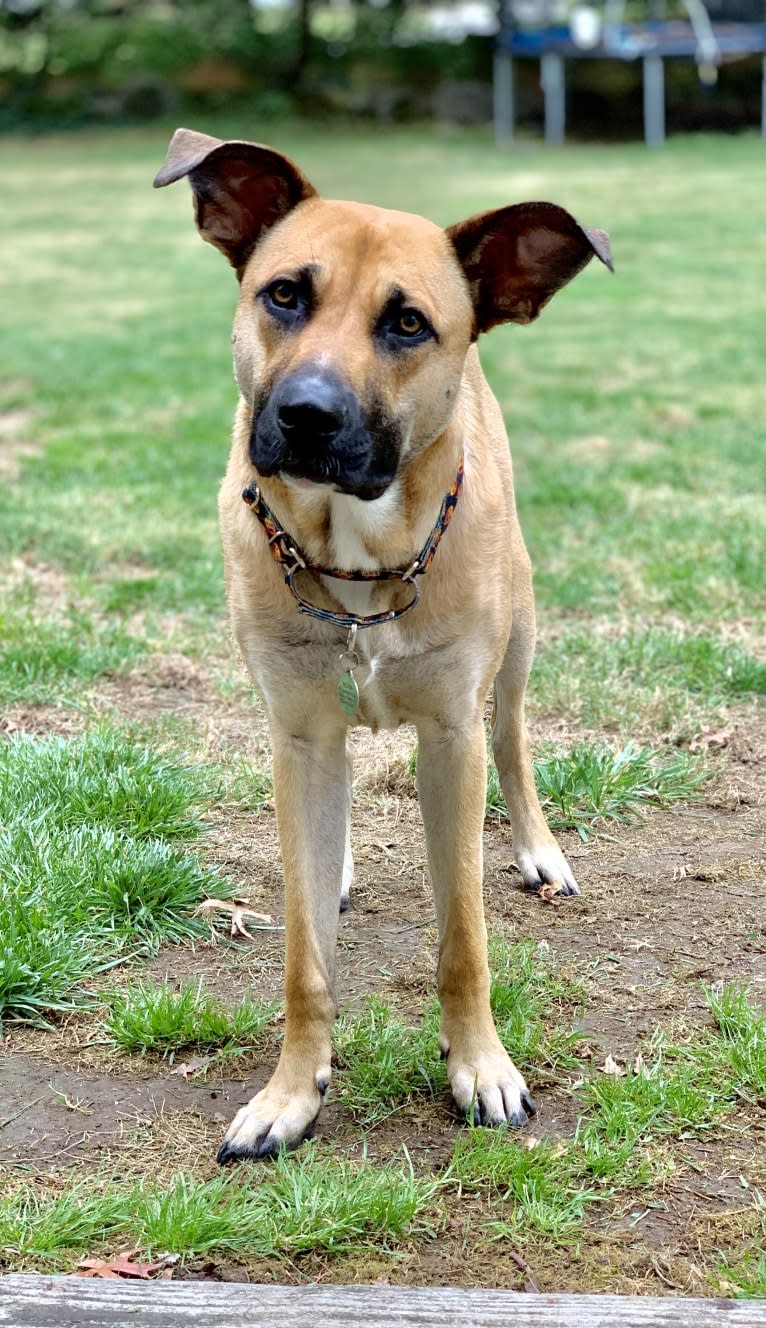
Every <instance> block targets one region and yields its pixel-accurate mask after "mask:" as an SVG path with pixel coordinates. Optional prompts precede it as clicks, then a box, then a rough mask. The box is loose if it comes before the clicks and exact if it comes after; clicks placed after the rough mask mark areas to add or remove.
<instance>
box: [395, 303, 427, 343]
mask: <svg viewBox="0 0 766 1328" xmlns="http://www.w3.org/2000/svg"><path fill="white" fill-rule="evenodd" d="M424 327H425V323H424V322H423V319H422V318H421V317H420V314H416V313H415V310H414V309H405V310H404V312H403V313H402V314H400V315H399V322H398V323H397V325H396V330H397V332H398V333H399V335H400V336H402V337H416V336H417V335H418V333H419V332H422V331H423V329H424Z"/></svg>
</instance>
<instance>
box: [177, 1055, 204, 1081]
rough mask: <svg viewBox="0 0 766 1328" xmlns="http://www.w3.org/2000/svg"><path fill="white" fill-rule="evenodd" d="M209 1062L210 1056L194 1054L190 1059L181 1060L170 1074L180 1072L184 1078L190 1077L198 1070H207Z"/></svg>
mask: <svg viewBox="0 0 766 1328" xmlns="http://www.w3.org/2000/svg"><path fill="white" fill-rule="evenodd" d="M209 1064H210V1057H209V1056H192V1058H191V1060H190V1061H181V1064H180V1065H176V1066H174V1068H173V1069H172V1070H171V1071H170V1074H171V1076H172V1075H174V1074H179V1075H180V1076H181V1078H182V1079H189V1078H190V1077H191V1076H192V1075H193V1074H196V1073H197V1071H198V1070H206V1069H207V1067H208V1065H209Z"/></svg>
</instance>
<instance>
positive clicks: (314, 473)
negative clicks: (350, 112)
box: [155, 129, 611, 500]
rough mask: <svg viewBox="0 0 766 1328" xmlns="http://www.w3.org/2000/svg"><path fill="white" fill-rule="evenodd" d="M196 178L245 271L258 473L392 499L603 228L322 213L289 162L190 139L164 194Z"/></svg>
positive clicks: (207, 221) (565, 222)
mask: <svg viewBox="0 0 766 1328" xmlns="http://www.w3.org/2000/svg"><path fill="white" fill-rule="evenodd" d="M185 175H186V176H188V177H189V181H190V183H191V187H192V190H193V193H194V201H195V210H196V218H197V226H198V228H199V231H200V234H201V235H202V237H203V239H205V240H207V241H209V243H210V244H214V245H215V246H216V247H217V248H218V249H220V250H221V251H222V252H223V253H224V254H225V255H226V257H227V258H228V259H229V262H230V263H231V264H232V266H233V267H234V268H235V269H236V272H237V276H238V278H239V281H240V287H241V291H240V301H239V307H238V309H237V314H236V319H235V324H234V338H233V340H234V365H235V373H236V377H237V382H238V384H239V388H240V391H241V393H242V395H243V397H244V398H245V400H246V401H247V402H248V403H249V404H250V405H251V407H252V418H253V430H252V436H251V440H250V454H251V458H252V461H253V464H254V465H255V467H256V469H257V470H258V471H259V473H260V474H261V475H274V474H279V475H281V476H282V477H284V478H287V479H290V480H292V481H293V482H296V483H301V484H305V483H306V482H307V481H308V482H314V483H320V484H328V485H331V486H332V487H333V488H335V489H337V490H340V491H342V492H344V493H350V494H354V495H355V496H356V497H358V498H362V499H368V500H369V499H373V498H378V497H379V496H380V495H381V494H382V493H383V492H384V491H385V490H386V489H387V488H388V486H389V484H390V483H391V482H392V480H393V479H394V477H395V475H396V474H397V472H398V471H399V470H400V468H401V467H402V465H404V464H406V463H407V461H408V459H411V458H412V457H414V456H416V455H417V454H418V453H420V452H422V451H423V449H424V448H426V447H428V446H429V444H430V443H432V442H433V441H434V439H435V438H437V437H438V436H439V434H441V433H442V432H443V430H444V429H445V428H446V426H447V423H448V422H449V419H450V416H451V414H452V411H453V408H454V403H455V400H456V397H457V391H458V387H459V384H460V378H461V375H462V372H463V365H464V361H465V356H466V352H467V350H468V347H469V345H470V343H471V341H473V340H475V338H476V337H477V336H478V334H479V333H480V332H484V331H486V330H487V329H488V328H491V327H494V326H495V325H496V324H497V323H503V322H517V323H529V322H531V321H532V319H534V318H536V317H537V315H538V314H539V312H540V310H541V309H542V308H543V306H544V305H545V304H547V302H548V300H550V299H551V297H552V296H553V295H554V294H555V293H556V291H557V290H559V289H560V288H561V287H562V286H563V285H565V284H566V282H568V281H570V280H571V278H572V277H574V276H575V275H576V274H577V273H578V272H579V271H580V269H581V268H583V267H584V266H585V264H586V263H587V262H588V261H589V260H590V258H592V256H593V254H594V253H595V254H596V255H597V256H598V257H599V258H600V259H601V261H602V262H604V263H606V264H607V265H608V266H610V267H611V258H610V254H609V242H608V239H607V237H606V235H605V234H604V233H603V232H602V231H589V230H586V229H585V228H584V227H582V226H580V225H578V223H577V222H576V221H575V220H574V218H573V217H571V216H570V214H569V213H568V212H565V211H564V209H563V208H560V207H557V206H556V205H555V204H552V203H520V204H516V205H515V206H512V207H506V208H501V209H499V210H498V211H496V212H486V213H482V214H481V215H479V216H476V217H471V218H470V219H469V220H468V221H464V222H460V223H459V224H458V225H456V226H451V227H450V228H449V229H448V230H446V231H444V230H441V229H440V228H439V227H438V226H435V225H433V224H432V223H431V222H429V221H426V220H425V219H424V218H422V217H417V216H411V215H410V214H408V213H404V212H391V211H387V210H385V209H382V208H374V207H368V206H366V205H365V204H361V203H341V202H330V201H328V200H325V199H320V198H319V197H318V196H317V194H316V191H315V190H314V188H313V187H312V185H311V184H309V182H308V180H307V179H306V178H305V176H304V175H303V174H302V173H301V171H299V170H298V168H297V166H295V165H293V163H292V162H291V161H289V160H288V158H287V157H284V156H282V154H281V153H279V152H275V151H273V150H272V149H271V148H267V147H262V146H261V145H260V144H257V143H246V142H222V141H221V140H220V139H216V138H209V137H208V136H207V135H206V134H197V133H193V132H192V131H191V130H188V129H179V130H177V131H176V133H175V135H174V136H173V139H172V142H171V144H170V148H169V150H168V155H167V159H166V161H165V164H164V165H163V167H162V169H161V171H160V172H159V174H158V175H157V178H156V180H155V185H156V186H162V185H167V184H172V183H173V182H174V181H175V180H179V179H181V178H182V176H185Z"/></svg>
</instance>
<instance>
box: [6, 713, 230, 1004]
mask: <svg viewBox="0 0 766 1328" xmlns="http://www.w3.org/2000/svg"><path fill="white" fill-rule="evenodd" d="M203 789H204V779H203V777H201V776H200V773H199V772H198V771H194V770H191V769H188V768H187V767H185V766H184V765H181V764H179V763H177V762H174V761H172V760H171V759H169V758H166V757H163V756H161V755H159V754H158V753H156V752H151V751H149V750H147V749H146V748H143V747H141V746H135V745H131V744H130V743H129V742H128V741H127V740H126V738H125V737H124V736H118V735H117V734H115V733H114V732H113V731H107V730H95V731H94V732H93V733H91V734H89V735H87V736H85V737H83V738H81V739H78V740H76V741H73V742H71V743H66V742H63V741H62V740H61V739H56V738H53V739H48V740H37V739H32V738H23V737H22V738H20V739H17V740H16V741H13V742H10V743H6V744H3V745H0V1018H3V1017H6V1018H7V1017H13V1018H22V1019H30V1018H32V1019H34V1018H40V1017H42V1016H44V1015H45V1014H46V1013H52V1012H54V1011H59V1012H61V1011H64V1010H70V1009H75V1008H78V1007H79V1006H82V1005H83V1004H87V1003H88V1000H89V997H88V993H87V991H86V990H85V989H84V988H83V986H82V984H83V983H84V982H85V981H86V979H88V978H89V977H94V976H96V975H97V974H99V973H101V972H103V971H104V970H105V969H107V968H109V967H111V966H112V965H113V964H114V963H117V962H120V961H124V960H125V959H127V958H130V957H133V956H136V955H140V954H147V953H151V952H153V951H154V950H156V948H157V946H158V944H159V943H160V941H163V940H164V941H180V940H183V939H185V938H189V937H191V936H195V935H201V934H203V933H204V930H205V929H204V926H203V924H202V923H201V922H200V921H199V919H196V918H194V917H193V916H192V913H193V909H194V907H195V905H196V904H197V903H199V902H200V900H201V899H202V898H204V896H205V895H206V894H207V893H218V894H220V893H221V892H224V893H226V892H227V887H226V885H225V883H224V882H223V881H222V880H221V879H220V877H218V876H217V875H216V874H215V873H214V872H212V871H210V870H208V869H206V868H203V867H202V865H201V864H200V862H199V860H198V858H197V857H195V856H192V855H191V854H190V853H189V852H188V851H187V849H186V848H185V847H184V841H185V840H188V839H190V838H192V837H193V836H194V835H196V834H197V832H198V831H199V829H200V821H199V811H200V801H201V798H202V795H203Z"/></svg>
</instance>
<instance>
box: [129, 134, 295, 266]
mask: <svg viewBox="0 0 766 1328" xmlns="http://www.w3.org/2000/svg"><path fill="white" fill-rule="evenodd" d="M184 175H188V177H189V183H190V184H191V187H192V190H193V192H194V209H195V214H196V218H197V226H198V227H199V232H200V235H201V236H202V238H203V240H207V241H208V243H209V244H214V245H215V246H216V248H218V249H220V250H221V251H222V252H223V253H224V254H225V255H226V257H227V258H228V260H229V262H230V263H231V265H232V267H235V268H236V269H237V272H238V273H240V274H241V272H242V269H243V267H244V265H245V263H246V261H247V259H248V258H249V256H250V253H251V252H252V250H253V249H254V248H255V246H256V244H257V243H258V240H259V239H260V237H261V235H262V234H263V232H264V231H265V230H267V229H268V227H269V226H273V225H274V223H275V222H276V221H279V219H280V218H281V217H284V216H285V215H286V214H287V213H288V212H289V211H290V210H291V208H294V207H295V206H296V204H298V203H301V202H302V201H303V200H304V198H312V197H313V196H314V195H315V194H316V190H315V189H314V188H313V186H312V185H310V184H309V182H308V180H307V179H306V177H305V176H304V175H303V174H302V173H301V172H300V171H299V170H298V167H297V166H294V165H293V163H292V162H291V161H290V160H289V159H288V158H287V157H283V156H282V154H281V152H275V151H274V150H273V148H267V147H263V146H262V145H261V144H260V143H245V142H238V141H236V140H232V141H229V142H223V140H222V139H220V138H210V136H209V135H208V134H197V133H195V132H194V130H193V129H176V132H175V133H174V135H173V137H172V139H171V141H170V147H169V148H168V155H167V157H166V158H165V162H164V164H163V166H162V168H161V170H160V171H159V172H158V174H157V177H156V179H155V181H154V187H155V189H161V188H162V186H163V185H166V184H173V183H174V182H175V181H176V180H180V179H181V178H182V176H184Z"/></svg>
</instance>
